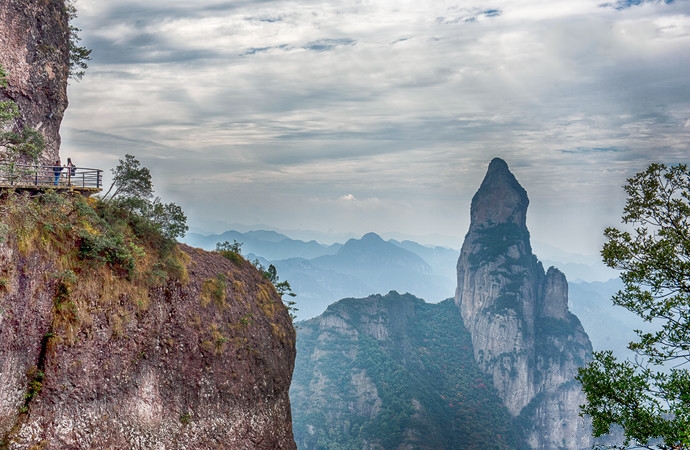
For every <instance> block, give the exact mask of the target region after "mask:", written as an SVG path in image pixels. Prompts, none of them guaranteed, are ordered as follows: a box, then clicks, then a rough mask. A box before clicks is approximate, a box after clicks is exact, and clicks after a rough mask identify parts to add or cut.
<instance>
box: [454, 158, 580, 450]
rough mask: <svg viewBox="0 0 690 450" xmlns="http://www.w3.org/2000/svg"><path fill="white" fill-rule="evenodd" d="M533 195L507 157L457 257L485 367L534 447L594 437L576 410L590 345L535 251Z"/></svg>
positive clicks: (561, 284)
mask: <svg viewBox="0 0 690 450" xmlns="http://www.w3.org/2000/svg"><path fill="white" fill-rule="evenodd" d="M528 205H529V199H528V197H527V192H526V191H525V189H524V188H523V187H522V186H520V183H519V182H518V181H517V179H516V178H515V176H514V175H513V174H512V173H511V172H510V170H509V168H508V165H507V164H506V162H505V161H503V160H502V159H500V158H494V159H493V160H492V161H491V163H490V164H489V168H488V170H487V174H486V176H485V178H484V181H483V182H482V184H481V186H480V187H479V190H478V191H477V193H476V194H475V195H474V197H473V198H472V205H471V210H470V216H471V223H470V228H469V231H468V233H467V235H466V236H465V242H464V243H463V246H462V250H461V253H460V258H459V259H458V266H457V272H458V287H457V290H456V294H455V303H456V304H457V306H458V307H459V308H460V312H461V314H462V318H463V322H464V324H465V326H466V327H467V328H468V330H469V331H470V333H471V335H472V345H473V349H474V355H475V359H476V361H477V363H478V364H479V366H480V368H481V369H482V370H483V371H484V372H486V373H487V374H489V375H491V377H492V379H493V383H494V386H495V387H496V388H497V389H498V391H499V395H500V396H501V397H502V398H503V401H504V403H505V405H506V407H507V408H508V410H509V411H510V413H511V414H512V415H513V416H514V417H520V418H521V419H522V420H521V422H522V423H526V424H529V425H528V426H527V428H528V429H527V430H526V432H527V435H528V441H529V444H530V446H531V447H532V448H535V449H552V448H567V449H580V448H589V447H590V446H591V441H590V430H589V428H588V427H587V426H585V424H584V423H583V421H582V419H580V418H579V417H578V414H579V405H580V404H582V403H584V400H585V399H584V395H583V394H582V392H581V390H580V388H579V385H577V384H575V382H574V376H575V374H576V373H577V368H578V367H579V366H581V365H583V364H584V362H585V361H586V360H587V358H589V357H590V354H591V351H592V346H591V343H590V342H589V338H588V337H587V334H586V333H585V332H584V329H583V328H582V326H581V324H580V321H579V320H578V319H577V317H575V316H574V315H573V314H571V313H570V312H569V311H568V285H567V281H566V279H565V275H563V274H562V273H561V272H560V271H559V270H558V269H555V268H553V267H552V268H550V269H549V270H548V271H547V272H546V273H545V272H544V268H543V266H542V264H541V262H539V261H538V260H537V258H536V256H535V255H534V254H533V253H532V248H531V245H530V235H529V231H528V230H527V225H526V217H527V207H528Z"/></svg>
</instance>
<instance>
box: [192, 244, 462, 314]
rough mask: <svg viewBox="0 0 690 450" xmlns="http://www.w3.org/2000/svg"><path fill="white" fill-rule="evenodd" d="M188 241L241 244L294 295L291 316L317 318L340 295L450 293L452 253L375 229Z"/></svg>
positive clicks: (431, 297) (435, 296)
mask: <svg viewBox="0 0 690 450" xmlns="http://www.w3.org/2000/svg"><path fill="white" fill-rule="evenodd" d="M186 241H187V242H188V243H189V244H190V245H198V246H201V247H205V248H207V249H213V248H215V245H216V243H217V242H223V241H228V242H230V243H232V242H233V241H237V242H240V243H242V253H243V254H245V255H247V257H248V258H249V259H254V258H256V259H258V260H259V262H260V263H261V264H263V265H264V266H268V265H269V264H273V265H274V266H275V267H276V269H277V270H278V275H279V277H280V279H281V280H288V281H289V282H290V286H291V287H292V290H293V291H294V292H295V293H297V297H296V298H295V300H296V302H297V308H298V311H297V317H298V319H299V320H305V319H309V318H312V317H314V316H317V315H319V314H321V313H322V312H324V311H325V310H326V307H327V306H328V305H330V304H331V303H334V302H336V301H338V300H340V299H342V298H345V297H364V296H368V295H370V294H385V293H387V292H388V291H391V290H398V291H399V292H409V293H411V294H414V295H416V296H418V297H420V298H424V299H426V300H428V301H432V302H438V301H440V300H443V299H446V298H448V297H450V296H452V295H453V292H454V290H455V269H454V265H455V261H457V258H458V251H457V250H453V249H449V248H444V247H427V246H423V245H420V244H417V243H416V242H412V241H402V242H399V241H395V240H388V241H384V240H383V239H382V238H381V237H380V236H379V235H377V234H376V233H367V234H365V235H364V236H362V238H360V239H349V240H348V241H347V242H345V243H344V244H332V245H329V246H326V245H323V244H319V243H317V242H316V241H309V242H305V241H299V240H294V239H290V238H288V237H287V236H284V235H282V234H280V233H276V232H274V231H251V232H247V233H240V232H237V231H228V232H225V233H223V234H220V235H212V236H201V235H196V234H190V235H188V236H187V237H186Z"/></svg>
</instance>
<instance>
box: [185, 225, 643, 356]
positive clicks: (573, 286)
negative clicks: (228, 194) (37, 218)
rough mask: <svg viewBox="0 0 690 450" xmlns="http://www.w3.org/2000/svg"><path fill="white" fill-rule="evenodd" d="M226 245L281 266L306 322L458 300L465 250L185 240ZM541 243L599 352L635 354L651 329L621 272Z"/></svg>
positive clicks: (273, 236)
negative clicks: (619, 298) (332, 309)
mask: <svg viewBox="0 0 690 450" xmlns="http://www.w3.org/2000/svg"><path fill="white" fill-rule="evenodd" d="M285 233H287V232H285ZM299 234H301V235H302V236H304V235H308V234H309V232H308V231H303V232H300V233H299ZM224 241H228V242H231V243H232V242H233V241H237V242H238V243H241V244H242V253H243V255H245V256H246V257H247V259H249V260H255V259H256V260H258V261H259V262H260V263H261V264H262V265H264V266H268V265H270V264H273V265H274V266H275V267H276V269H277V270H278V275H279V276H280V278H281V279H282V280H288V281H289V282H290V285H291V287H292V289H293V292H295V293H296V294H297V296H296V297H295V299H294V300H295V301H296V306H297V308H298V310H297V311H296V313H295V314H296V320H298V321H303V320H307V319H311V318H313V317H316V316H318V315H319V314H321V313H323V312H324V311H325V310H326V308H327V307H328V306H329V305H331V304H333V303H335V302H337V301H339V300H341V299H344V298H360V297H367V296H369V295H372V294H382V295H383V294H387V293H388V292H390V291H396V292H399V293H400V294H403V293H410V294H412V295H414V296H416V297H418V298H421V299H423V300H425V301H426V302H428V303H437V302H440V301H443V300H445V299H447V298H450V297H453V295H454V294H455V288H456V286H457V274H456V264H457V261H458V256H459V254H460V251H459V250H457V249H453V248H449V247H444V246H433V245H425V244H421V243H418V242H415V241H413V240H409V239H407V240H396V239H388V240H384V239H383V238H381V237H380V236H379V235H378V234H376V233H373V232H371V233H367V234H365V235H363V236H362V237H361V238H350V239H348V240H346V241H345V242H343V243H340V242H334V243H332V244H323V243H320V242H317V241H316V240H314V239H311V240H302V239H293V238H291V237H288V236H287V235H286V234H284V233H281V232H278V231H274V230H250V231H237V230H228V231H226V232H224V233H221V234H202V233H201V232H195V233H193V232H190V233H187V235H186V236H185V238H184V242H185V243H187V244H189V245H192V246H195V247H200V248H203V249H206V250H213V249H214V248H215V246H216V244H217V243H219V242H224ZM533 244H534V248H535V253H536V254H537V255H538V256H539V257H540V258H539V259H540V260H541V261H542V263H543V264H544V266H545V267H550V266H554V267H556V268H558V269H559V270H561V271H562V272H563V273H565V275H566V277H567V279H568V286H569V292H568V294H569V308H570V310H571V311H572V312H573V313H574V314H575V315H577V316H578V318H579V319H580V321H581V322H582V325H583V327H584V328H585V331H586V332H587V334H588V335H589V337H590V340H591V341H592V345H593V347H594V349H595V350H603V349H612V350H614V352H615V353H616V354H619V355H632V352H630V350H628V349H627V345H628V342H630V341H631V340H632V339H633V338H634V336H635V334H634V332H633V331H632V330H633V329H636V328H638V329H639V328H642V329H647V328H649V326H648V325H647V324H645V323H644V322H642V321H641V320H640V319H639V318H638V317H637V316H635V315H634V314H632V313H631V312H629V311H627V310H625V309H623V308H621V307H618V306H614V305H613V304H612V302H611V297H612V296H613V294H614V293H616V292H617V291H618V290H619V289H620V288H621V287H622V283H621V281H620V279H619V278H618V276H617V272H616V271H615V270H613V269H610V268H608V267H606V266H605V265H604V264H603V263H602V262H601V261H600V260H599V258H598V257H596V256H585V255H579V254H573V253H568V252H565V251H563V250H560V249H558V248H556V247H553V246H551V245H549V244H545V243H541V242H539V241H538V240H537V241H535V242H534V243H533ZM542 255H543V257H542Z"/></svg>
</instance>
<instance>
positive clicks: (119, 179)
mask: <svg viewBox="0 0 690 450" xmlns="http://www.w3.org/2000/svg"><path fill="white" fill-rule="evenodd" d="M110 171H111V172H112V173H113V182H112V184H111V185H110V188H109V189H108V192H106V193H105V195H103V200H104V201H106V202H109V201H112V200H113V199H114V198H116V197H118V196H119V197H121V198H126V199H129V200H148V199H150V198H151V197H153V182H152V181H151V171H150V170H149V169H148V168H147V167H143V166H142V165H141V163H140V162H139V160H137V159H136V158H135V157H134V156H132V155H129V154H127V155H125V159H124V160H122V159H121V160H120V162H119V164H118V165H117V166H115V168H114V169H111V170H110ZM113 189H115V190H114V191H113Z"/></svg>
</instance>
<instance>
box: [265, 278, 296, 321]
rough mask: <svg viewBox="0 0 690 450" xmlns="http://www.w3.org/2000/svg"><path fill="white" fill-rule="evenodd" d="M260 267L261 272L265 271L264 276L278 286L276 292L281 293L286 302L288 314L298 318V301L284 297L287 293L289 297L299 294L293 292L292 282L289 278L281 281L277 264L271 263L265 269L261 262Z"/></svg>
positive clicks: (291, 317)
mask: <svg viewBox="0 0 690 450" xmlns="http://www.w3.org/2000/svg"><path fill="white" fill-rule="evenodd" d="M258 268H259V270H260V271H261V272H263V276H264V278H266V279H267V280H268V281H270V282H271V284H273V287H275V288H276V292H278V295H280V298H281V299H282V300H283V303H285V306H287V309H288V314H290V319H292V320H293V321H294V320H295V319H296V318H297V315H296V314H295V313H296V312H297V307H296V306H295V304H296V302H295V301H294V300H290V299H286V298H283V295H286V294H287V295H288V296H289V297H295V296H296V295H297V294H295V293H294V292H292V288H291V287H290V283H289V282H288V281H287V280H283V281H280V278H279V277H278V271H277V269H276V266H274V265H273V264H270V265H269V266H268V269H266V270H263V267H262V266H261V264H259V265H258Z"/></svg>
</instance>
